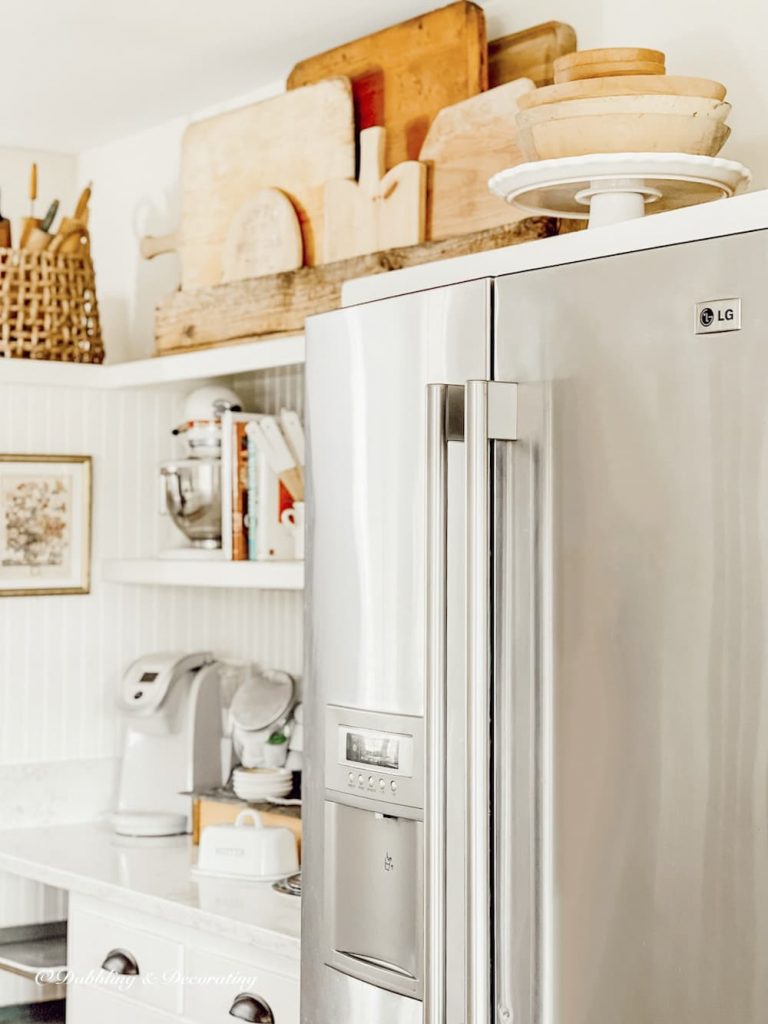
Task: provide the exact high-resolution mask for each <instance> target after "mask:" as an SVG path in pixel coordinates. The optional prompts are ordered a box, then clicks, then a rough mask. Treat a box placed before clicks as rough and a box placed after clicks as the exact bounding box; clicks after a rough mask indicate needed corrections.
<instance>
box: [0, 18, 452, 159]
mask: <svg viewBox="0 0 768 1024" xmlns="http://www.w3.org/2000/svg"><path fill="white" fill-rule="evenodd" d="M437 6H440V3H439V2H430V0H274V2H266V0H66V2H62V0H21V2H7V3H4V4H3V5H2V7H3V20H2V37H3V56H2V60H0V95H2V97H3V103H2V115H0V146H16V147H23V148H30V149H45V150H51V151H58V152H69V153H76V152H80V151H82V150H84V149H88V148H90V147H91V146H95V145H99V144H100V143H102V142H106V141H108V140H110V139H115V138H119V137H120V136H123V135H129V134H131V133H132V132H135V131H139V130H141V129H142V128H145V127H149V126H150V125H154V124H159V123H160V122H162V121H164V120H166V119H168V118H171V117H174V116H177V115H183V114H189V113H192V112H194V111H197V110H200V109H202V108H204V107H206V106H208V105H209V104H215V103H219V102H222V101H224V100H226V99H229V98H231V97H233V96H237V95H239V94H241V93H248V92H251V91H253V90H254V89H257V88H258V87H259V86H261V85H264V84H267V83H269V82H272V81H274V80H276V79H280V78H284V77H285V75H286V74H287V72H288V70H289V69H290V68H291V67H292V65H293V64H294V63H296V61H298V60H301V59H302V58H304V57H307V56H311V55H312V54H314V53H319V52H321V51H322V50H325V49H328V48H329V47H331V46H335V45H337V44H338V43H341V42H345V41H347V40H349V39H355V38H356V37H357V36H360V35H365V34H366V33H367V32H371V31H374V30H376V29H378V28H382V27H384V26H385V25H390V24H392V23H394V22H397V21H400V20H402V19H403V18H407V17H411V16H413V15H415V14H420V13H421V12H422V11H424V10H429V9H431V8H434V7H437Z"/></svg>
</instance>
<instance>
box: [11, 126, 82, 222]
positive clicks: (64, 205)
mask: <svg viewBox="0 0 768 1024" xmlns="http://www.w3.org/2000/svg"><path fill="white" fill-rule="evenodd" d="M0 131H1V129H0ZM33 163H37V192H38V197H39V198H38V200H37V203H36V205H35V216H36V217H43V216H44V215H45V211H46V210H47V209H48V206H49V204H50V202H51V200H53V199H58V200H59V202H60V204H61V205H60V207H59V209H60V212H61V211H64V212H70V211H72V210H74V206H75V202H76V199H77V182H78V163H77V157H76V156H70V155H67V154H62V153H46V152H41V151H38V150H30V149H8V148H0V210H2V214H3V216H4V217H8V218H9V219H10V220H11V224H12V229H13V237H14V240H16V239H18V237H19V221H20V218H22V217H28V216H29V171H30V167H31V166H32V164H33Z"/></svg>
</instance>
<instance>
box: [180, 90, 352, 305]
mask: <svg viewBox="0 0 768 1024" xmlns="http://www.w3.org/2000/svg"><path fill="white" fill-rule="evenodd" d="M354 173H355V123H354V111H353V105H352V87H351V85H350V82H349V79H346V78H332V79H329V80H328V81H325V82H320V83H318V84H317V85H311V86H307V88H306V89H296V90H295V91H294V92H289V93H284V94H283V95H281V96H275V97H274V98H273V99H268V100H264V101H262V102H261V103H252V104H250V105H249V106H247V107H241V108H239V109H237V110H232V111H229V112H228V113H225V114H220V115H218V116H217V117H211V118H209V119H208V120H206V121H198V122H196V123H195V124H193V125H191V126H190V127H189V128H188V129H187V131H186V133H185V135H184V141H183V144H182V153H181V232H180V238H179V253H180V255H181V261H182V287H183V288H184V289H185V290H186V289H191V288H202V287H205V286H207V285H214V284H219V283H220V282H221V280H222V274H223V256H224V245H225V241H226V238H227V232H228V231H229V229H230V225H231V224H232V221H233V218H234V217H235V216H236V215H237V214H238V213H239V212H240V210H241V208H242V207H243V205H244V204H245V203H246V202H248V200H249V199H251V198H252V197H253V195H254V194H255V193H256V192H257V191H258V190H259V189H261V188H279V189H281V190H282V191H283V192H285V193H286V194H287V195H288V197H289V198H290V200H291V202H292V203H293V206H294V208H295V209H296V212H297V214H298V217H299V221H300V223H301V229H302V235H303V241H304V257H305V261H306V263H307V264H309V265H310V266H311V265H313V264H315V263H317V262H318V259H319V250H320V240H321V239H322V237H323V228H322V218H323V202H324V190H325V183H326V181H329V180H331V179H334V178H344V177H352V176H353V175H354Z"/></svg>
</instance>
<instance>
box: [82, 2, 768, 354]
mask: <svg viewBox="0 0 768 1024" xmlns="http://www.w3.org/2000/svg"><path fill="white" fill-rule="evenodd" d="M429 6H430V5H429V3H427V2H425V4H424V7H425V9H428V8H429ZM435 6H437V4H435ZM483 7H484V10H485V12H486V18H487V21H488V28H489V37H490V38H495V37H497V36H500V35H505V34H506V33H508V32H515V31H518V30H520V29H523V28H526V27H528V26H530V25H534V24H538V23H540V22H542V21H547V20H549V19H557V20H560V21H566V22H569V23H570V24H572V25H573V26H574V27H575V28H576V31H577V33H578V35H579V40H580V45H582V46H583V47H593V46H606V45H622V44H623V45H639V46H643V45H644V46H651V47H655V48H659V49H662V50H665V51H666V53H667V67H668V70H669V71H670V73H676V74H686V75H697V76H703V77H710V78H716V79H718V80H720V81H722V82H724V83H725V84H726V85H727V86H728V89H729V94H730V96H729V98H730V99H731V100H732V102H733V105H734V111H733V115H732V118H731V124H732V126H733V136H732V139H731V141H729V143H728V145H727V147H726V149H725V150H724V154H723V155H725V156H732V157H734V158H736V159H739V160H742V161H744V162H745V163H746V164H747V165H748V166H750V167H751V168H752V170H753V171H754V173H755V183H754V184H755V187H758V188H765V187H768V133H766V132H765V128H764V126H765V124H766V122H767V120H768V79H766V76H765V74H764V68H763V64H764V50H765V46H764V39H765V38H766V34H767V33H768V6H767V5H766V4H765V3H763V2H761V0H737V3H736V4H735V5H734V4H732V5H730V6H729V5H724V4H722V3H721V2H715V0H674V3H671V4H670V3H665V2H662V0H653V2H652V3H650V4H644V5H642V6H638V5H637V4H627V3H615V2H614V3H612V2H610V0H486V2H485V3H484V4H483ZM339 41H343V40H342V38H341V37H340V39H339ZM287 71H288V69H287V68H286V73H287ZM281 88H282V83H281V82H272V83H270V84H268V85H265V86H264V87H263V88H260V89H255V90H254V92H253V93H251V94H249V95H248V96H240V97H235V98H233V100H232V101H231V102H230V103H229V104H226V105H225V106H227V107H231V106H239V105H241V104H243V103H246V102H252V101H253V100H255V99H260V98H264V97H266V96H268V95H273V94H274V93H276V92H278V91H279V90H280V89H281ZM219 109H222V108H210V109H207V110H205V111H190V114H189V117H188V118H182V119H176V120H173V121H170V122H166V123H165V124H161V125H158V126H157V127H155V128H153V129H151V130H148V131H145V132H142V133H141V134H139V135H135V136H132V137H131V138H128V139H123V140H121V141H119V142H115V143H112V144H110V145H107V146H102V147H100V148H98V149H93V150H90V151H88V152H86V153H83V154H82V155H81V158H80V165H79V175H80V179H81V181H87V180H89V179H91V178H93V180H94V182H95V191H94V198H93V204H92V206H93V213H92V232H93V243H94V254H95V258H96V267H97V275H98V286H99V296H100V302H101V305H102V310H103V319H104V331H105V337H106V341H107V349H108V359H110V360H113V359H122V358H136V357H140V356H146V355H149V354H151V353H152V351H153V347H154V344H153V333H152V322H153V310H154V305H155V303H156V301H157V300H158V298H160V297H161V296H162V295H164V294H166V293H167V292H168V291H170V290H172V289H173V288H174V287H176V285H177V283H178V263H177V260H176V257H175V256H162V257H159V258H157V259H155V260H154V261H153V262H152V263H145V262H143V261H141V259H140V257H139V255H138V248H137V245H138V242H137V239H138V237H139V236H140V235H141V234H143V233H145V232H150V233H158V234H161V233H165V232H167V231H170V230H172V229H174V228H175V227H176V226H177V224H178V210H179V194H178V168H179V152H180V143H181V136H182V133H183V130H184V127H185V125H186V124H187V123H188V121H190V120H195V119H197V118H198V117H199V116H202V115H208V114H210V113H215V112H218V110H219Z"/></svg>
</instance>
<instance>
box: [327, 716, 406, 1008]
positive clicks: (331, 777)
mask: <svg viewBox="0 0 768 1024" xmlns="http://www.w3.org/2000/svg"><path fill="white" fill-rule="evenodd" d="M325 782H326V793H325V864H326V869H325V890H326V891H325V896H326V899H325V907H326V930H327V948H326V963H327V964H328V966H329V967H333V968H335V969H336V970H338V971H342V972H343V973H344V974H347V975H349V976H351V977H353V978H358V979H360V980H361V981H366V982H369V983H371V984H373V985H377V986H379V987H380V988H385V989H388V990H390V991H392V992H397V993H400V994H401V995H407V996H412V997H416V998H421V997H422V989H423V962H424V935H423V920H424V879H423V856H424V852H423V847H424V723H423V719H421V718H414V717H410V716H405V715H389V714H378V713H374V712H370V711H360V710H357V709H353V708H342V707H328V708H327V709H326V764H325Z"/></svg>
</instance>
